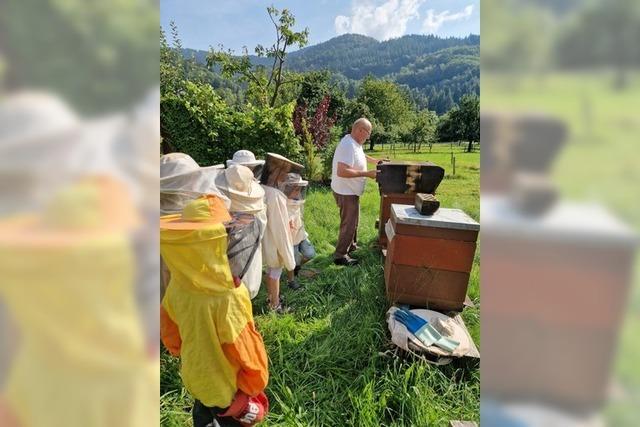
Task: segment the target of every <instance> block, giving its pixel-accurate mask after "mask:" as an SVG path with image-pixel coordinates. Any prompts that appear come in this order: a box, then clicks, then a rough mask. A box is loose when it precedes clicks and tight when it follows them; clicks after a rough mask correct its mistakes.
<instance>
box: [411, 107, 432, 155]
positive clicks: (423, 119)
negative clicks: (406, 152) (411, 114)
mask: <svg viewBox="0 0 640 427" xmlns="http://www.w3.org/2000/svg"><path fill="white" fill-rule="evenodd" d="M437 123H438V116H437V115H436V113H435V112H433V111H429V110H422V111H420V112H419V113H418V114H417V115H416V119H415V121H414V122H413V126H411V128H410V133H409V142H410V143H412V144H413V152H414V153H415V152H417V151H420V148H421V147H422V144H430V143H432V142H433V141H434V140H435V138H436V124H437Z"/></svg>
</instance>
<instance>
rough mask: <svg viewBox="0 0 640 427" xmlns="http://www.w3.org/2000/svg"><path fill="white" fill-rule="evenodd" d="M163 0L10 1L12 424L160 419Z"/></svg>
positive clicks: (6, 141)
mask: <svg viewBox="0 0 640 427" xmlns="http://www.w3.org/2000/svg"><path fill="white" fill-rule="evenodd" d="M158 37H159V12H158V4H157V2H156V1H153V0H135V1H134V0H106V1H103V0H101V1H96V0H82V1H78V0H64V1H58V0H45V1H34V0H19V1H18V0H7V1H3V2H2V3H1V4H0V276H1V279H0V425H1V426H40V425H47V426H146V425H149V426H151V425H153V426H156V425H158V424H159V403H158V395H159V379H158V375H159V374H158V371H159V363H158V357H159V356H158V339H157V337H158V316H157V304H158V301H159V287H158V283H159V260H158V253H159V251H158V231H157V230H158V224H157V218H158V209H159V203H158V151H159V143H160V135H159V90H158V73H159V72H158V67H159V45H158Z"/></svg>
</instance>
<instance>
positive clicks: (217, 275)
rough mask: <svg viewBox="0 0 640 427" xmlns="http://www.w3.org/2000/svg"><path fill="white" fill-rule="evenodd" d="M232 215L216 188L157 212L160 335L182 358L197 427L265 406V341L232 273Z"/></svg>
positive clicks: (255, 416) (260, 413)
mask: <svg viewBox="0 0 640 427" xmlns="http://www.w3.org/2000/svg"><path fill="white" fill-rule="evenodd" d="M229 220H231V216H230V215H229V212H228V211H227V209H226V207H225V205H224V203H223V202H222V200H221V199H220V198H219V197H217V196H214V195H206V196H203V197H201V198H198V199H196V200H194V201H192V202H190V203H189V204H187V206H185V208H184V210H183V212H182V214H178V215H169V216H164V217H162V218H161V219H160V250H161V253H162V257H163V259H164V260H165V262H166V264H167V266H168V268H169V270H170V272H171V282H170V284H169V287H168V288H167V291H166V294H165V296H164V298H163V300H162V307H161V316H160V322H161V337H162V341H163V343H164V345H165V347H166V348H167V350H169V352H170V353H171V354H173V355H174V356H180V357H181V359H182V363H181V368H180V373H181V378H182V381H183V383H184V386H185V388H186V389H187V390H188V391H189V393H191V395H192V396H193V397H194V399H195V403H194V407H193V425H194V427H205V426H208V425H218V423H219V424H221V425H227V424H226V423H228V422H229V421H232V420H229V417H233V418H235V419H236V420H249V419H250V420H253V422H255V421H259V420H260V419H261V417H264V414H265V413H266V411H267V409H268V401H267V399H266V396H265V394H264V389H265V387H266V386H267V381H268V371H267V356H266V351H265V347H264V343H263V341H262V337H261V336H260V334H259V333H258V332H257V331H256V329H255V325H254V322H253V315H252V310H251V301H250V299H249V293H248V291H247V288H246V287H245V286H242V285H241V284H240V283H237V282H235V281H234V280H233V277H232V274H231V270H230V268H229V261H228V259H227V233H226V231H225V226H224V223H225V222H228V221H229ZM247 402H248V403H249V404H247ZM247 424H253V423H247Z"/></svg>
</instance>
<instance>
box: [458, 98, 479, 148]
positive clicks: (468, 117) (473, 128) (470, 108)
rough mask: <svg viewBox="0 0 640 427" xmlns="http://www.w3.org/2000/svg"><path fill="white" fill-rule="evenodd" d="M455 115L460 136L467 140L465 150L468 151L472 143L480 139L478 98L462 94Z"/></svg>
mask: <svg viewBox="0 0 640 427" xmlns="http://www.w3.org/2000/svg"><path fill="white" fill-rule="evenodd" d="M457 115H458V117H457V123H458V126H460V129H461V134H462V138H463V140H464V141H468V142H469V145H467V152H468V153H470V152H471V151H472V150H473V143H474V142H477V141H480V99H479V98H478V97H477V96H475V95H466V96H463V97H462V100H461V101H460V107H459V109H458V114H457Z"/></svg>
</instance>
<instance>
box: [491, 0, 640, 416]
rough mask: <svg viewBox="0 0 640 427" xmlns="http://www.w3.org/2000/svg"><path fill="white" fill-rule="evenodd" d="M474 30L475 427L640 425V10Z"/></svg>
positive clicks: (629, 0) (546, 7) (528, 5)
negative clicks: (478, 146)
mask: <svg viewBox="0 0 640 427" xmlns="http://www.w3.org/2000/svg"><path fill="white" fill-rule="evenodd" d="M481 27H482V40H481V140H482V145H483V150H482V158H481V240H482V245H483V260H482V267H481V286H482V293H483V295H484V298H483V305H482V308H481V319H482V320H481V332H482V342H483V348H482V353H483V358H482V365H481V369H482V371H481V372H482V375H481V378H482V379H481V384H482V405H481V419H482V425H483V426H484V425H487V426H511V425H514V426H515V425H529V426H543V425H544V426H546V425H559V426H560V425H562V426H564V425H577V426H578V425H580V426H581V425H594V426H595V425H612V426H613V425H615V426H631V425H637V424H638V421H637V419H638V416H639V415H640V414H639V410H638V408H639V407H640V367H639V366H638V364H637V363H636V362H637V361H638V360H640V291H639V289H640V285H639V280H638V278H639V273H640V272H639V271H638V270H639V268H638V250H637V249H638V230H639V229H640V204H639V203H638V200H639V196H640V186H639V185H638V184H639V181H640V168H639V167H638V165H639V160H638V157H637V156H636V155H635V150H636V147H637V142H638V136H637V135H638V131H639V130H640V114H638V111H640V110H639V107H640V105H639V99H640V72H639V63H640V44H639V43H638V41H640V2H637V1H634V0H609V1H604V0H557V1H547V0H483V2H482V4H481Z"/></svg>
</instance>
